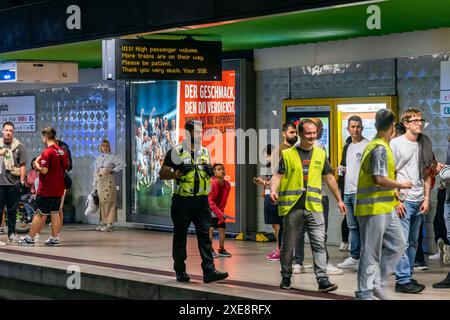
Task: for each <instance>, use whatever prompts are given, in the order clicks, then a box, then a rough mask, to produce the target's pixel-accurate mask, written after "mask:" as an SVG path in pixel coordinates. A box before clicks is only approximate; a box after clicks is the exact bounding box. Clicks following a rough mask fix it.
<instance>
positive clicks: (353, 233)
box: [344, 193, 361, 259]
mask: <svg viewBox="0 0 450 320" xmlns="http://www.w3.org/2000/svg"><path fill="white" fill-rule="evenodd" d="M355 203H356V193H351V194H344V204H345V206H346V207H347V215H346V216H345V219H347V225H348V229H349V230H350V247H351V250H350V256H351V257H352V258H353V259H359V255H360V254H361V240H360V237H359V224H358V221H356V217H355Z"/></svg>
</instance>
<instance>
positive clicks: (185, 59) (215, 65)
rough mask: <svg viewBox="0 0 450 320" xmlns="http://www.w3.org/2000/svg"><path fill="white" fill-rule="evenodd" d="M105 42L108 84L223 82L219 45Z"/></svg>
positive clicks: (104, 54) (105, 73) (146, 40)
mask: <svg viewBox="0 0 450 320" xmlns="http://www.w3.org/2000/svg"><path fill="white" fill-rule="evenodd" d="M104 41H106V43H105V42H104V44H103V68H104V70H103V74H104V77H103V78H104V79H105V80H191V81H198V80H203V81H219V80H221V79H222V63H221V52H222V43H221V42H219V41H196V40H148V39H124V40H119V39H113V40H104ZM108 41H109V43H108ZM111 41H113V42H111ZM112 63H114V66H112V65H111V64H112ZM105 68H106V70H105Z"/></svg>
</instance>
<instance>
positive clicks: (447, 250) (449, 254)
mask: <svg viewBox="0 0 450 320" xmlns="http://www.w3.org/2000/svg"><path fill="white" fill-rule="evenodd" d="M443 251H444V257H443V261H444V264H447V265H448V264H450V246H449V245H447V244H444V250H443Z"/></svg>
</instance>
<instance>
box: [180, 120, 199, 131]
mask: <svg viewBox="0 0 450 320" xmlns="http://www.w3.org/2000/svg"><path fill="white" fill-rule="evenodd" d="M195 126H200V127H201V126H202V122H201V121H198V120H194V119H191V120H188V121H187V122H186V123H185V124H184V129H185V130H187V131H192V130H194V127H195Z"/></svg>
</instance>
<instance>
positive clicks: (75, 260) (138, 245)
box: [0, 224, 450, 300]
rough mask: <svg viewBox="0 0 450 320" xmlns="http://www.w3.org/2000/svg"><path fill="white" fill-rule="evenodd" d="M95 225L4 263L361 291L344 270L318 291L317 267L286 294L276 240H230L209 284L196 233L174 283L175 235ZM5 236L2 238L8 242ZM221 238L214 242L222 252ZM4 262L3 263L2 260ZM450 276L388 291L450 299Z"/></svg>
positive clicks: (244, 288) (434, 274) (263, 295)
mask: <svg viewBox="0 0 450 320" xmlns="http://www.w3.org/2000/svg"><path fill="white" fill-rule="evenodd" d="M94 228H95V226H92V225H81V224H79V225H66V226H64V229H63V233H62V237H61V240H62V243H61V246H60V247H56V248H49V247H44V245H43V242H44V241H45V239H47V238H48V236H49V234H48V233H49V232H48V230H44V232H43V233H42V234H41V235H40V239H39V242H38V244H37V245H36V246H35V247H19V246H18V245H17V244H8V245H7V246H4V247H0V261H1V260H4V261H13V262H19V263H23V264H32V265H39V266H47V267H54V268H61V269H62V268H64V269H65V268H67V266H69V265H78V266H79V267H80V269H81V272H82V273H83V272H89V273H93V274H98V275H107V276H112V277H118V278H124V279H131V280H137V281H143V282H149V283H156V284H161V285H164V286H171V287H173V288H180V287H184V288H186V287H188V288H190V289H193V290H202V291H208V292H211V293H216V294H221V293H223V294H226V295H231V296H236V297H239V298H250V299H344V300H347V299H353V297H354V291H355V288H356V272H354V271H345V272H344V275H339V276H330V279H331V281H332V282H334V283H336V284H338V286H339V289H338V290H337V291H335V292H334V293H332V294H322V293H318V292H317V284H316V280H315V276H314V273H313V270H312V269H307V272H306V273H305V274H295V275H293V278H292V287H293V288H292V289H291V290H281V289H280V288H279V287H278V285H279V282H280V273H279V271H280V265H279V262H273V261H268V260H266V258H265V255H266V254H267V253H268V252H270V251H271V250H272V249H273V247H274V244H275V243H274V242H269V243H257V242H250V241H236V240H233V239H228V238H227V240H226V249H227V250H228V251H229V252H230V253H232V257H231V258H222V257H221V258H216V259H215V264H216V268H217V269H219V270H221V271H227V272H229V274H230V277H229V278H228V279H226V280H224V281H222V282H219V283H212V284H204V283H203V282H202V280H201V279H202V272H201V267H200V256H199V253H198V249H197V242H196V238H195V236H194V235H189V236H188V259H187V272H188V273H189V275H190V276H191V283H189V284H184V283H178V282H176V281H175V278H174V272H173V269H172V257H171V244H172V234H171V233H164V232H157V231H147V230H135V229H127V228H116V229H115V231H114V232H106V233H103V232H97V231H95V230H94ZM4 238H6V236H5V235H1V236H0V240H2V241H4V240H5V239H4ZM217 246H218V240H215V247H216V250H217ZM305 251H306V261H305V263H306V264H308V263H312V258H311V250H310V248H309V246H308V245H307V246H306V248H305ZM329 252H330V256H331V262H332V263H333V264H337V263H339V262H341V261H343V260H344V259H345V258H346V257H347V256H348V253H346V252H340V251H339V250H338V248H337V247H335V246H329ZM0 264H1V262H0ZM448 272H450V267H446V266H443V265H441V264H440V263H439V262H430V263H429V270H427V271H417V272H416V273H415V276H414V278H415V279H417V280H418V281H419V282H420V283H423V284H425V285H426V286H427V288H426V289H425V291H424V292H423V293H421V294H415V295H407V294H397V293H395V292H394V290H393V288H394V281H392V282H391V284H390V286H389V291H390V292H389V293H390V294H391V296H392V298H393V299H395V300H402V299H408V300H410V299H420V300H427V299H433V300H440V299H450V289H433V288H432V286H431V284H432V283H434V282H438V281H440V280H442V279H443V278H444V277H445V276H446V274H447V273H448Z"/></svg>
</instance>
